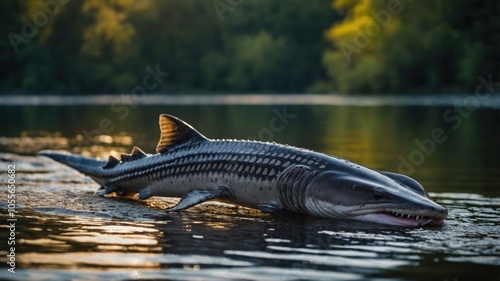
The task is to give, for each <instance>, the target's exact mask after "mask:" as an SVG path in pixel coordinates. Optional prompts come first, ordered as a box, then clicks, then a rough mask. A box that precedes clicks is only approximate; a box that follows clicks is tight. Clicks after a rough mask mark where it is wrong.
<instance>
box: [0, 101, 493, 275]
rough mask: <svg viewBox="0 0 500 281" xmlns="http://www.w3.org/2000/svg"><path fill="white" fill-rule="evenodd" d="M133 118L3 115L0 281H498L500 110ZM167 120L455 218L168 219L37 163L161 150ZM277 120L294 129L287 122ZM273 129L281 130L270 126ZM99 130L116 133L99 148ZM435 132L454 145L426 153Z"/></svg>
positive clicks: (207, 212) (189, 214) (324, 110)
mask: <svg viewBox="0 0 500 281" xmlns="http://www.w3.org/2000/svg"><path fill="white" fill-rule="evenodd" d="M128 109H129V114H128V116H126V118H123V120H122V119H121V118H120V117H123V116H124V115H123V116H122V115H120V113H121V114H123V112H114V111H113V110H112V108H111V107H110V106H106V105H92V106H43V107H36V106H5V107H2V108H1V110H0V119H1V120H9V122H7V123H6V124H4V125H3V126H2V127H1V131H0V132H1V134H0V135H1V137H0V149H1V151H3V152H4V153H1V154H0V165H2V173H3V175H2V178H5V177H4V176H5V175H6V169H7V165H9V164H15V165H16V199H17V204H19V205H18V207H17V208H16V211H17V212H16V213H15V218H17V222H16V230H15V234H16V237H15V238H16V273H15V274H12V273H10V272H8V271H7V269H8V268H9V267H8V265H7V264H6V263H5V261H6V255H7V254H8V253H7V252H6V251H5V250H6V249H7V235H8V233H7V232H4V231H3V230H2V234H1V235H2V237H1V241H4V242H2V245H1V247H0V249H1V250H2V252H1V255H0V258H1V261H2V263H1V268H0V279H12V280H63V279H64V280H69V279H71V280H129V279H141V278H144V279H155V278H163V279H181V280H183V279H184V280H186V279H187V280H234V279H240V280H245V279H259V280H306V279H308V280H365V279H380V280H450V281H451V280H469V279H480V278H481V279H483V280H499V278H498V276H500V274H499V273H500V243H499V238H500V224H499V217H500V216H499V215H500V211H499V207H500V191H499V189H498V184H499V183H500V161H498V159H499V156H500V147H499V146H498V143H500V115H499V114H498V110H496V109H492V108H488V107H484V108H483V107H480V108H476V109H474V110H473V111H471V110H469V111H462V113H463V112H465V113H469V115H468V116H467V117H465V116H466V115H461V114H460V112H458V111H456V110H457V109H458V108H457V107H453V106H434V107H416V106H389V105H378V106H365V107H358V106H345V105H343V106H334V105H324V106H320V105H309V106H298V105H295V106H287V107H284V106H283V105H272V106H263V105H252V106H242V105H230V106H229V105H210V106H207V105H203V106H202V105H190V106H175V107H174V106H171V107H169V106H146V105H141V106H136V107H129V108H128ZM469 109H470V108H469ZM448 110H451V113H448V115H446V118H445V117H444V115H445V114H446V112H448ZM277 111H278V112H279V113H276V112H277ZM159 113H170V114H173V115H177V116H179V117H181V118H183V119H185V120H186V121H188V122H189V123H191V124H192V125H193V126H194V127H195V128H197V129H198V130H199V131H201V132H202V133H204V134H205V135H206V136H208V137H213V138H245V139H246V138H252V139H261V140H272V141H277V142H284V143H288V144H292V145H296V146H302V147H307V148H310V149H314V150H318V151H321V152H325V153H330V154H334V155H338V156H340V157H343V158H347V159H349V160H352V161H354V162H357V163H359V164H363V165H365V166H368V167H371V168H374V169H378V170H389V171H395V172H398V171H400V172H404V173H407V174H411V175H412V177H415V178H416V179H417V180H419V181H420V182H421V183H422V184H423V185H424V187H426V190H427V191H428V192H429V193H430V196H431V197H432V198H433V199H434V200H435V201H437V202H438V203H439V204H442V205H443V206H445V207H446V208H447V209H448V210H449V217H448V219H447V220H446V221H445V224H444V226H441V227H424V228H399V227H391V226H381V225H372V224H366V223H355V222H344V221H336V220H331V219H323V218H314V217H308V216H302V215H293V214H285V215H267V214H262V213H260V212H259V211H254V210H250V209H246V208H242V207H236V206H231V205H226V204H222V203H206V204H202V205H200V206H196V207H194V208H192V209H189V210H187V211H185V212H180V213H169V214H166V213H165V212H163V211H162V209H164V208H165V207H166V206H169V205H170V204H172V203H175V202H176V200H177V199H171V198H166V199H163V198H151V199H149V200H147V201H137V200H133V199H118V198H100V197H98V196H95V195H94V192H95V190H96V189H97V188H98V186H97V184H95V183H93V182H92V181H91V180H90V179H88V178H86V177H84V176H82V175H81V174H79V173H77V172H74V171H73V170H71V169H69V168H66V167H64V166H62V165H59V164H57V163H54V162H51V161H50V160H48V159H44V158H41V157H34V156H33V155H34V152H36V151H38V150H40V149H46V148H55V149H65V150H71V151H73V152H77V153H83V154H86V155H92V156H96V157H106V156H107V155H109V153H110V151H112V153H114V154H115V155H116V154H119V153H121V152H128V151H129V150H130V149H131V147H132V146H133V145H139V146H140V147H141V148H143V149H144V150H146V151H147V152H153V151H154V147H155V144H156V142H157V137H158V128H157V115H158V114H159ZM455 113H456V114H458V115H456V114H455ZM280 114H281V115H280ZM283 114H285V115H286V114H288V115H287V116H288V117H289V118H288V119H286V121H288V123H286V122H283V120H281V119H279V116H283ZM292 115H293V117H292ZM275 117H276V118H278V120H280V121H281V122H282V123H276V124H277V125H283V126H279V127H276V126H271V125H270V124H271V120H273V118H275ZM459 117H460V119H458V118H459ZM105 118H106V119H109V120H110V121H111V123H112V125H113V126H114V129H113V130H112V131H111V132H109V133H106V134H104V136H102V135H100V134H98V131H101V132H102V131H103V130H101V129H102V128H100V126H99V123H100V122H101V121H102V120H103V119H105ZM458 120H460V122H461V123H460V124H459V123H458V122H459V121H458ZM14 121H15V122H14ZM276 128H278V129H279V130H278V129H276ZM435 129H441V130H442V132H443V134H444V135H443V134H441V137H442V138H441V139H443V138H444V137H443V136H446V139H445V140H444V141H443V142H440V143H438V142H435V141H434V146H432V145H431V144H430V142H426V140H428V139H431V140H432V137H433V133H432V132H433V131H434V130H435ZM84 130H86V132H87V133H89V132H90V134H86V133H85V131H84ZM419 143H420V144H422V143H423V144H426V145H427V146H422V145H420V146H419V145H418V144H419ZM428 152H429V153H428ZM419 156H422V157H421V158H418V157H419ZM417 160H418V161H417ZM405 161H406V164H405V163H404V162H405ZM6 197H7V194H6V193H5V192H3V193H2V194H0V202H1V203H0V207H1V209H0V210H1V214H0V222H1V224H2V229H7V227H6V226H7V224H8V223H7V218H8V212H7V211H8V209H7V207H8V206H7V198H6Z"/></svg>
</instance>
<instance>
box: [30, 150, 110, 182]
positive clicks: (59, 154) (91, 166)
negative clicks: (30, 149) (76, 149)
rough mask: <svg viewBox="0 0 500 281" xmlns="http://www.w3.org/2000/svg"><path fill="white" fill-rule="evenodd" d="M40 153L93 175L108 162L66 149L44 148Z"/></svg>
mask: <svg viewBox="0 0 500 281" xmlns="http://www.w3.org/2000/svg"><path fill="white" fill-rule="evenodd" d="M38 155H41V156H45V157H48V158H50V159H52V160H54V161H57V162H59V163H62V164H64V165H67V166H69V167H71V168H73V169H75V170H77V171H79V172H81V173H83V174H85V175H88V176H91V177H92V176H95V175H96V172H97V171H98V170H99V169H100V168H102V167H103V166H104V165H105V164H106V161H101V160H96V159H93V158H89V157H85V156H81V155H76V154H71V153H68V152H66V151H56V150H42V151H40V152H38ZM92 178H93V177H92Z"/></svg>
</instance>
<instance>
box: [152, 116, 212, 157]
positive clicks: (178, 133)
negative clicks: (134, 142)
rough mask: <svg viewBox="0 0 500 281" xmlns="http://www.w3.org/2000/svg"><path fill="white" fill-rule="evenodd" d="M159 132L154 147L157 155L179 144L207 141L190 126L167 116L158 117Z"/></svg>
mask: <svg viewBox="0 0 500 281" xmlns="http://www.w3.org/2000/svg"><path fill="white" fill-rule="evenodd" d="M160 130H161V137H160V141H159V142H158V145H157V146H156V152H158V153H162V152H165V151H166V150H167V149H168V148H169V147H174V146H176V145H179V144H183V143H187V142H197V141H204V140H207V138H206V137H204V136H203V135H202V134H200V133H199V132H198V131H196V130H195V129H194V128H193V127H191V125H189V124H188V123H186V122H184V121H182V120H181V119H179V118H177V117H174V116H172V115H168V114H161V115H160Z"/></svg>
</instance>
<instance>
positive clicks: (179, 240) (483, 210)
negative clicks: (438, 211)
mask: <svg viewBox="0 0 500 281" xmlns="http://www.w3.org/2000/svg"><path fill="white" fill-rule="evenodd" d="M432 196H433V197H434V198H436V199H437V201H438V202H439V203H441V204H443V205H444V206H446V207H447V208H448V209H449V210H450V211H451V212H450V218H449V219H447V221H446V224H445V226H443V227H434V228H418V229H412V228H408V229H400V228H396V227H391V226H377V225H368V224H362V223H352V222H342V221H334V220H328V219H322V218H313V217H308V216H287V215H284V216H283V215H281V216H260V217H252V216H241V215H236V214H234V213H233V212H231V210H230V209H227V210H223V211H222V212H221V213H215V214H214V213H204V212H201V213H199V212H198V213H197V212H185V213H177V214H168V215H163V216H161V217H157V218H156V219H155V220H153V221H150V222H147V223H145V222H140V221H127V220H123V219H111V218H109V219H103V218H99V217H94V216H91V215H90V216H66V215H62V214H61V215H58V214H55V213H43V212H42V213H38V212H34V211H32V210H29V209H26V210H23V211H21V212H20V214H19V216H20V217H22V219H21V220H20V229H19V233H25V234H29V236H24V235H23V237H22V238H21V239H19V240H18V241H19V244H20V246H19V249H18V253H19V254H18V259H19V261H20V262H19V264H18V268H19V270H18V273H17V275H16V276H15V277H16V278H19V279H18V280H23V279H25V278H33V280H56V279H64V278H75V276H78V277H79V278H83V279H90V278H98V279H107V278H110V277H112V276H113V277H114V278H116V277H119V276H121V277H119V278H123V279H127V278H139V277H140V278H158V276H160V275H163V277H162V278H174V277H175V278H180V277H182V276H183V277H186V278H203V279H205V278H207V279H214V280H215V279H217V278H218V279H219V280H221V279H235V278H251V279H266V280H290V279H301V278H307V279H314V280H332V279H335V280H346V279H347V280H360V279H365V278H375V277H382V276H386V277H387V276H388V275H391V274H396V275H398V276H408V277H411V275H412V274H413V273H412V272H413V271H414V270H415V269H417V268H421V267H422V266H432V271H429V272H432V276H438V277H439V278H434V279H436V280H444V279H445V278H448V279H450V278H453V276H460V277H461V278H460V279H465V280H467V279H468V278H474V277H475V278H478V276H487V275H488V274H489V273H488V272H481V271H479V270H481V269H488V268H489V270H493V271H497V272H498V266H499V265H500V263H499V258H500V248H499V246H498V240H499V238H500V234H499V233H500V227H499V226H498V216H499V215H500V213H499V211H498V207H499V206H500V198H496V199H491V198H484V197H482V196H480V195H474V194H458V195H457V194H446V193H436V194H432ZM471 217H473V220H471V219H470V218H471ZM1 219H2V221H4V219H5V216H4V215H3V214H2V218H1ZM420 274H421V276H426V274H424V273H420ZM0 276H2V275H0ZM3 276H5V275H3ZM410 279H413V278H410ZM417 279H418V278H417Z"/></svg>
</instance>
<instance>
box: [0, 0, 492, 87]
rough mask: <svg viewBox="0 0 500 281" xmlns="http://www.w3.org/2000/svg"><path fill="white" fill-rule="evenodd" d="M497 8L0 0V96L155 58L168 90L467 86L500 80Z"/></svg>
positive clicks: (122, 77)
mask: <svg viewBox="0 0 500 281" xmlns="http://www.w3.org/2000/svg"><path fill="white" fill-rule="evenodd" d="M499 5H500V3H499V2H498V1H496V0H480V1H467V0H458V1H457V0H455V1H451V0H443V1H411V0H391V1H386V0H374V1H369V0H361V1H355V0H338V1H333V2H332V1H331V0H314V1H307V2H304V1H300V0H289V1H286V2H283V1H264V0H251V1H250V0H214V1H174V0H170V1H159V0H145V1H144V0H143V1H139V0H108V1H99V0H88V1H80V0H72V1H69V0H46V1H39V0H26V1H17V0H3V1H1V3H0V14H1V15H0V18H1V19H2V23H1V25H0V33H1V35H2V38H3V40H2V41H1V42H0V44H1V48H0V50H1V53H0V65H1V66H2V67H1V70H0V94H45V93H50V94H62V95H74V94H85V95H87V94H89V95H95V94H102V93H129V92H130V91H131V88H132V87H134V86H135V85H138V84H140V83H141V79H142V77H143V76H144V75H145V73H146V71H145V67H146V66H151V67H152V68H154V66H156V65H159V68H160V69H161V70H162V71H165V72H169V73H170V76H169V77H168V83H161V84H160V85H159V87H158V88H156V89H155V92H163V93H180V94H185V93H194V92H195V93H199V94H204V93H249V92H251V93H339V94H352V93H356V94H403V93H414V94H415V93H416V94H422V93H432V94H443V93H471V92H473V91H474V90H475V88H476V86H477V84H478V82H477V77H478V76H480V75H482V76H484V77H487V76H488V75H490V74H492V75H493V77H494V78H497V80H498V77H500V65H499V62H500V8H499ZM493 80H495V79H493ZM495 81H496V80H495Z"/></svg>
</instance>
